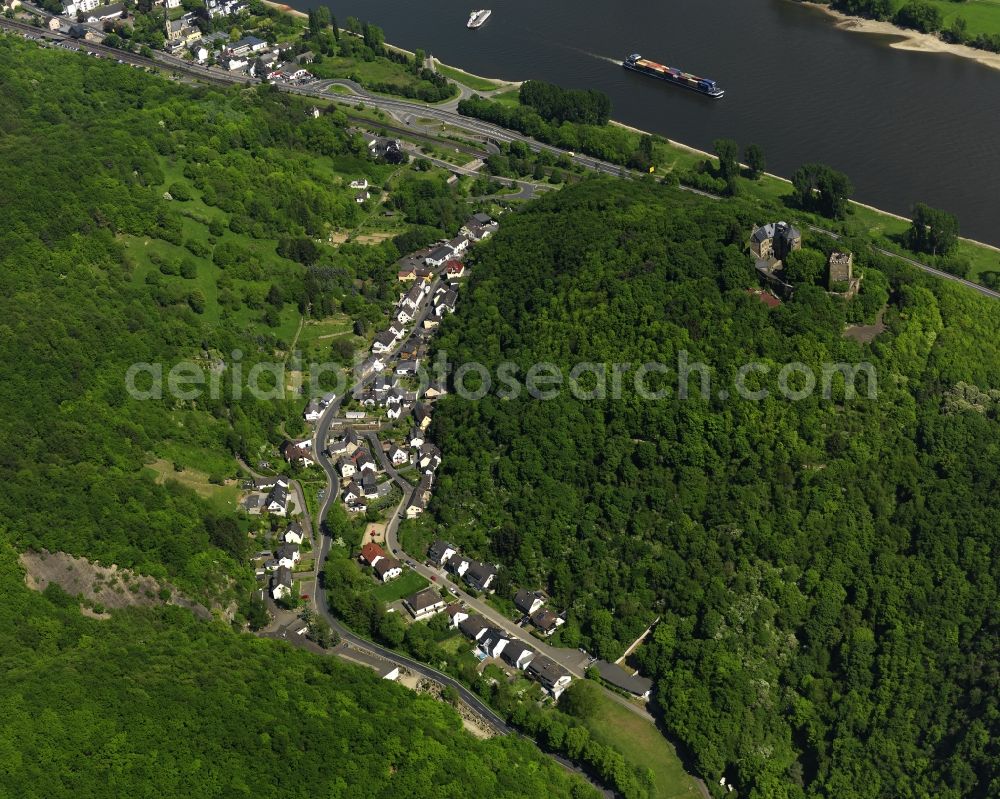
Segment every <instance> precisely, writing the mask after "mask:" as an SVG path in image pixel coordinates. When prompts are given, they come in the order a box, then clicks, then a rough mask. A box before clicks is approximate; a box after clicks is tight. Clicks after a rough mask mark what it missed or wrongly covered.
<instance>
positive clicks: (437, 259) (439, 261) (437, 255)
mask: <svg viewBox="0 0 1000 799" xmlns="http://www.w3.org/2000/svg"><path fill="white" fill-rule="evenodd" d="M452 255H454V251H453V250H452V249H451V247H449V246H448V245H447V244H442V245H441V246H439V247H435V248H434V249H433V250H431V251H430V254H429V255H428V256H427V257H426V258H424V263H425V264H427V265H428V266H434V267H437V266H442V265H443V264H444V262H445V261H447V260H448V259H449V258H451V257H452Z"/></svg>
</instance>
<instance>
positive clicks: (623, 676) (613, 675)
mask: <svg viewBox="0 0 1000 799" xmlns="http://www.w3.org/2000/svg"><path fill="white" fill-rule="evenodd" d="M594 667H595V668H596V669H597V673H598V674H600V675H601V679H602V680H604V682H606V683H608V684H610V685H613V686H614V687H615V688H618V689H619V690H622V691H626V692H628V693H630V694H632V695H633V696H637V697H639V698H640V699H649V694H650V692H651V691H652V690H653V681H652V680H650V679H648V678H647V677H640V676H638V675H637V674H630V673H629V672H627V671H625V669H623V668H622V667H621V666H618V665H616V664H614V663H608V661H606V660H597V661H594Z"/></svg>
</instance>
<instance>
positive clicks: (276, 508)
mask: <svg viewBox="0 0 1000 799" xmlns="http://www.w3.org/2000/svg"><path fill="white" fill-rule="evenodd" d="M264 509H265V510H266V511H267V512H268V513H273V514H274V515H275V516H284V515H285V514H286V513H288V483H285V484H284V485H282V484H281V483H276V484H275V486H274V488H272V489H271V493H269V494H268V495H267V499H266V500H265V501H264Z"/></svg>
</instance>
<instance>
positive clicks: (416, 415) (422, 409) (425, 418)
mask: <svg viewBox="0 0 1000 799" xmlns="http://www.w3.org/2000/svg"><path fill="white" fill-rule="evenodd" d="M413 421H415V422H416V423H417V425H418V426H419V427H420V429H421V430H426V429H427V428H428V427H430V425H431V409H430V406H429V405H425V404H424V403H420V404H419V405H417V407H416V408H414V409H413ZM422 443H423V441H421V444H422Z"/></svg>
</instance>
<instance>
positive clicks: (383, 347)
mask: <svg viewBox="0 0 1000 799" xmlns="http://www.w3.org/2000/svg"><path fill="white" fill-rule="evenodd" d="M395 344H396V336H395V335H394V334H393V333H392V331H391V330H383V331H382V332H381V333H379V334H378V335H377V336H375V340H374V341H373V342H372V352H374V353H375V354H376V355H381V354H382V353H385V352H388V351H389V350H391V349H392V348H393V347H394V346H395Z"/></svg>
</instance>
